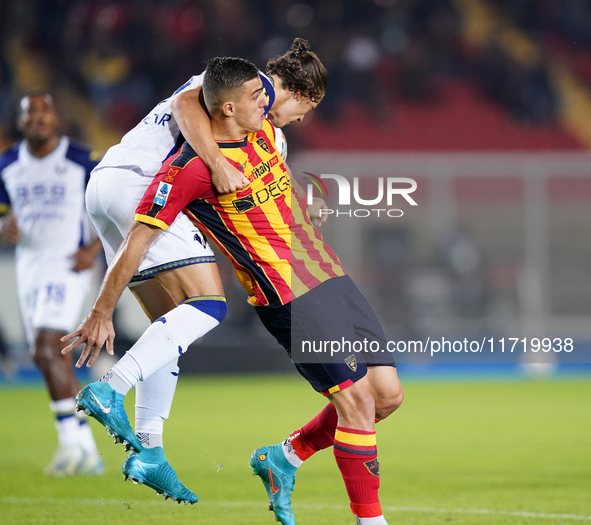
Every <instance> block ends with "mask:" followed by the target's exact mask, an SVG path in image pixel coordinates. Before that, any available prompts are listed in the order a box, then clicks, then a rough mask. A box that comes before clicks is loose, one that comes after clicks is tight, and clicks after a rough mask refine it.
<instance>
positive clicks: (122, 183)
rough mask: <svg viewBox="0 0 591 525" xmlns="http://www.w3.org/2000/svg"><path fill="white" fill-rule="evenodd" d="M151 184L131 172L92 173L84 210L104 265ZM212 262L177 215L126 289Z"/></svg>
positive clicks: (184, 218) (183, 217)
mask: <svg viewBox="0 0 591 525" xmlns="http://www.w3.org/2000/svg"><path fill="white" fill-rule="evenodd" d="M152 180H153V179H152V178H150V177H143V176H141V175H139V174H138V173H137V172H135V171H133V168H130V169H125V168H101V169H98V170H95V171H93V172H92V175H91V177H90V181H89V183H88V187H87V188H86V208H87V210H88V214H89V215H90V219H91V220H92V223H93V224H94V227H95V229H96V231H97V233H98V236H99V237H100V239H101V241H102V243H103V248H104V249H105V255H106V258H107V263H108V264H111V261H112V260H113V257H114V256H115V253H116V252H117V249H118V248H119V245H120V244H121V242H122V241H123V239H124V237H125V236H126V235H127V231H128V230H129V228H130V226H131V225H132V223H133V217H134V216H135V210H136V208H137V206H138V204H139V203H140V201H141V199H142V197H143V196H144V193H145V191H146V189H147V188H148V186H149V185H150V183H151V182H152ZM212 262H215V256H214V254H213V251H212V250H211V248H210V247H209V245H208V244H207V241H206V240H205V237H204V236H203V234H202V233H201V232H200V231H199V229H198V228H197V226H195V225H194V224H193V223H192V222H191V221H190V220H189V218H188V217H187V216H186V215H185V214H184V213H181V214H179V215H178V217H177V218H176V219H175V221H174V222H173V223H172V224H171V225H170V227H169V228H168V229H167V230H166V231H165V232H162V233H161V234H160V235H159V236H158V238H157V239H156V240H155V241H154V242H153V243H152V246H150V249H149V250H148V252H147V253H146V255H145V257H144V260H143V261H142V262H141V264H140V267H139V270H138V272H137V273H136V274H135V276H134V277H133V279H132V282H131V283H130V286H133V285H134V284H139V283H141V282H143V281H145V280H146V279H150V278H151V277H153V276H154V275H155V274H157V273H159V272H163V271H166V270H172V269H174V268H179V267H181V266H188V265H191V264H200V263H212Z"/></svg>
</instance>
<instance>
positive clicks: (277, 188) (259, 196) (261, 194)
mask: <svg viewBox="0 0 591 525" xmlns="http://www.w3.org/2000/svg"><path fill="white" fill-rule="evenodd" d="M267 164H268V163H267ZM289 188H290V182H289V177H288V176H287V175H283V177H281V178H280V179H279V180H277V181H276V180H274V181H272V182H271V183H270V184H267V185H266V186H265V187H264V188H261V189H260V190H257V191H255V192H253V193H252V194H251V195H247V196H246V197H241V198H239V199H234V200H233V201H232V204H233V205H234V208H236V211H238V212H240V213H244V212H245V211H248V210H251V209H252V208H256V207H257V206H259V205H260V204H264V203H265V202H267V201H268V200H269V199H276V198H277V197H281V195H283V194H284V193H285V192H286V191H289Z"/></svg>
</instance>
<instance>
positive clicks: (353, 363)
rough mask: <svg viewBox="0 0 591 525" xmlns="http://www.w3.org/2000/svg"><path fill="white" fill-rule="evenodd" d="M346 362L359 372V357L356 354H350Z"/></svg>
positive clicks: (354, 370)
mask: <svg viewBox="0 0 591 525" xmlns="http://www.w3.org/2000/svg"><path fill="white" fill-rule="evenodd" d="M345 364H346V365H347V366H348V367H349V368H350V369H351V370H353V372H357V359H356V357H355V356H354V355H350V356H349V357H347V359H345Z"/></svg>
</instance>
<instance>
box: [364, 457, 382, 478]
mask: <svg viewBox="0 0 591 525" xmlns="http://www.w3.org/2000/svg"><path fill="white" fill-rule="evenodd" d="M364 465H365V468H366V469H367V470H369V472H370V473H371V474H373V475H374V476H377V477H378V478H379V477H380V462H379V461H378V460H377V458H376V459H372V460H371V461H366V462H365V463H364Z"/></svg>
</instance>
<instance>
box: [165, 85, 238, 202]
mask: <svg viewBox="0 0 591 525" xmlns="http://www.w3.org/2000/svg"><path fill="white" fill-rule="evenodd" d="M202 104H203V97H202V90H201V86H199V87H198V88H196V89H190V90H188V91H185V92H183V93H181V94H180V95H179V96H178V97H177V98H175V99H174V100H173V101H172V103H171V109H172V114H173V116H174V118H175V120H176V122H177V124H178V125H179V129H180V130H181V132H182V134H183V136H184V137H185V140H186V141H187V142H188V143H189V144H190V145H191V147H192V148H193V149H194V150H195V151H196V152H197V153H198V154H199V156H200V157H201V159H202V160H203V162H204V163H205V165H206V166H207V167H208V168H209V171H210V172H211V181H212V183H213V185H214V186H215V188H216V190H217V191H219V192H220V193H233V192H235V191H238V190H241V189H243V188H245V187H246V185H247V184H248V179H247V178H246V177H245V176H244V174H243V173H241V172H240V171H239V170H237V169H236V168H235V167H234V166H232V165H231V164H230V163H229V162H228V160H227V159H226V157H224V155H222V152H221V151H220V148H219V147H218V145H217V143H216V141H215V139H214V137H213V133H212V131H211V122H210V120H209V117H208V115H207V113H206V112H205V109H204V108H203V105H202Z"/></svg>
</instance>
